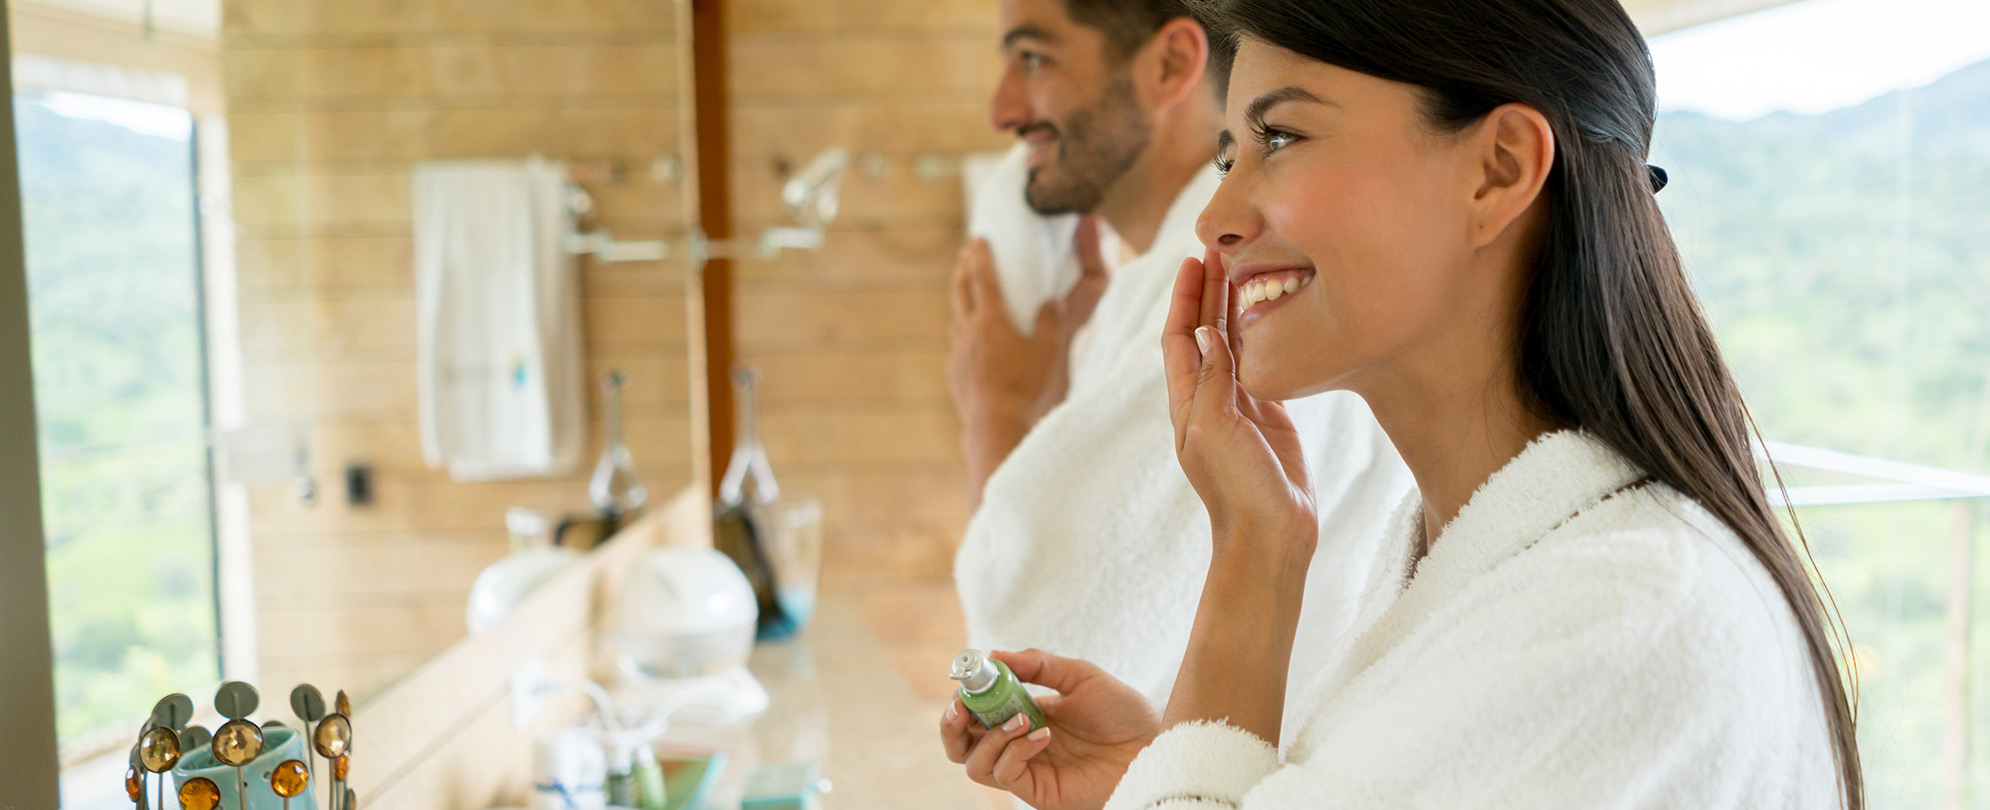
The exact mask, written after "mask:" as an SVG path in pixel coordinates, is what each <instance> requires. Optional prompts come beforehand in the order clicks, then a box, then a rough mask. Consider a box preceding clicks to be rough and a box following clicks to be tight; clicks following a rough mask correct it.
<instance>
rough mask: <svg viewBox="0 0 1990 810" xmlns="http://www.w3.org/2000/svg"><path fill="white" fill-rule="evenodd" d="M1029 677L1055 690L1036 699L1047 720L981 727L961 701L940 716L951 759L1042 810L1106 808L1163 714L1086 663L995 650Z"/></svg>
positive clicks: (982, 780)
mask: <svg viewBox="0 0 1990 810" xmlns="http://www.w3.org/2000/svg"><path fill="white" fill-rule="evenodd" d="M989 657H991V658H994V659H995V660H998V661H1001V662H1002V663H1004V664H1007V665H1009V669H1010V670H1011V671H1013V672H1015V673H1016V677H1017V678H1020V679H1022V680H1023V681H1024V682H1026V683H1033V684H1038V685H1041V686H1047V687H1050V688H1052V689H1055V690H1057V694H1055V695H1048V696H1045V697H1040V698H1037V699H1036V703H1037V707H1038V708H1040V709H1042V710H1043V715H1044V719H1045V720H1046V721H1047V723H1048V725H1046V726H1044V727H1043V728H1041V729H1038V730H1036V731H1035V732H1034V733H1032V732H1031V731H1030V730H1029V718H1028V717H1026V716H1023V715H1018V717H1022V718H1023V719H1022V721H1021V722H1020V723H1015V722H1013V721H1012V722H1011V723H1009V724H1005V725H1003V726H1002V727H1000V728H995V729H984V728H982V727H981V721H979V720H976V719H974V715H973V714H971V713H969V712H968V710H967V707H966V706H963V705H961V702H960V699H959V698H955V699H954V702H953V705H951V706H948V707H947V710H946V712H945V713H944V714H942V715H941V717H940V740H941V741H942V742H944V743H945V744H946V748H947V758H948V759H951V760H953V761H954V762H956V763H958V764H961V765H965V766H967V775H968V778H970V779H973V780H974V781H976V782H979V783H981V784H984V785H988V786H989V787H995V788H1000V789H1002V790H1006V791H1008V792H1010V793H1013V794H1015V795H1016V796H1017V797H1018V798H1021V799H1022V800H1023V801H1025V802H1028V803H1029V804H1030V806H1032V807H1037V808H1041V810H1066V808H1069V809H1070V810H1079V809H1080V808H1083V809H1084V810H1094V809H1095V808H1099V807H1104V806H1105V803H1106V799H1108V798H1110V797H1111V796H1112V792H1113V789H1114V788H1116V787H1118V786H1119V780H1120V777H1122V776H1125V775H1126V768H1127V766H1128V765H1129V764H1131V763H1132V762H1133V758H1134V756H1136V755H1138V754H1139V753H1140V751H1141V749H1144V748H1146V747H1147V744H1148V743H1150V742H1153V741H1154V738H1155V737H1156V736H1158V735H1159V734H1160V733H1161V717H1160V715H1159V713H1157V712H1156V711H1155V709H1154V706H1153V704H1151V703H1148V702H1147V698H1146V697H1144V696H1142V695H1141V694H1140V693H1139V692H1138V691H1136V690H1134V688H1133V687H1130V686H1127V685H1126V684H1124V683H1121V682H1120V681H1119V680H1118V679H1117V678H1114V677H1113V676H1111V675H1108V674H1106V672H1105V670H1102V669H1099V668H1098V667H1097V666H1094V665H1092V664H1090V663H1088V662H1085V661H1079V660H1076V659H1071V658H1060V657H1058V656H1055V655H1051V654H1049V653H1046V652H1041V651H1038V650H1026V651H1023V652H1019V653H1009V652H991V653H989Z"/></svg>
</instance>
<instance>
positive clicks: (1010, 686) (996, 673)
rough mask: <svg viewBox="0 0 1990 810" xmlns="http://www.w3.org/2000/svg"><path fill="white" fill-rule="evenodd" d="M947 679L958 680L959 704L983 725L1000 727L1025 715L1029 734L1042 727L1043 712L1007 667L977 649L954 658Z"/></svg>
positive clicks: (965, 651)
mask: <svg viewBox="0 0 1990 810" xmlns="http://www.w3.org/2000/svg"><path fill="white" fill-rule="evenodd" d="M947 677H950V678H953V679H954V680H956V681H960V702H961V703H963V704H966V705H967V710H968V711H970V712H973V713H974V718H975V719H976V720H980V721H981V725H982V726H984V727H986V728H991V729H992V728H999V727H1000V726H1001V725H1002V724H1003V723H1006V722H1008V721H1009V718H1011V717H1015V716H1016V715H1017V714H1027V715H1029V717H1030V730H1031V731H1035V730H1037V729H1040V728H1043V726H1044V720H1043V710H1041V709H1038V708H1037V707H1036V701H1035V700H1031V699H1030V693H1029V692H1027V691H1025V690H1024V689H1023V682H1022V681H1020V680H1017V679H1016V673H1014V672H1010V671H1009V665H1008V664H1004V663H1002V662H1000V661H997V660H995V659H993V658H989V657H987V656H985V655H982V654H981V651H980V650H962V651H961V654H960V655H957V656H954V671H953V674H952V675H949V676H947Z"/></svg>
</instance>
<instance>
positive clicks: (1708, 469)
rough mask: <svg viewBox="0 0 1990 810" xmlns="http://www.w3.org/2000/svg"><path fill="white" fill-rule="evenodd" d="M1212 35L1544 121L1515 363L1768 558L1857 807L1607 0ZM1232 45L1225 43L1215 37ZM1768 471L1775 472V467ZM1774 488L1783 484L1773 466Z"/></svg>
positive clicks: (1452, 128)
mask: <svg viewBox="0 0 1990 810" xmlns="http://www.w3.org/2000/svg"><path fill="white" fill-rule="evenodd" d="M1198 6H1199V7H1198V9H1197V12H1198V14H1199V15H1200V16H1201V18H1202V19H1203V21H1204V24H1205V25H1207V26H1209V28H1210V30H1211V32H1212V34H1211V36H1212V39H1216V38H1224V39H1229V40H1230V41H1231V43H1233V44H1234V42H1235V41H1236V40H1237V39H1238V38H1244V37H1248V38H1250V39H1254V40H1258V41H1261V42H1265V43H1268V44H1271V45H1275V46H1277V47H1280V48H1283V49H1285V50H1288V51H1291V52H1293V53H1296V54H1299V55H1301V56H1304V57H1308V58H1311V59H1317V60H1319V61H1322V62H1326V63H1329V64H1333V65H1338V66H1340V67H1343V68H1347V69H1349V70H1353V71H1356V72H1360V73H1365V74H1368V75H1371V76H1376V77H1379V78H1383V79H1388V80H1391V81H1396V82H1402V83H1404V84H1409V85H1415V86H1417V87H1419V88H1422V90H1423V91H1424V94H1425V113H1426V117H1427V120H1428V123H1429V124H1430V125H1432V127H1433V128H1435V129H1437V130H1439V131H1443V132H1457V131H1460V130H1462V129H1464V128H1465V127H1467V126H1470V125H1471V124H1473V123H1475V122H1477V121H1479V120H1481V119H1483V118H1484V117H1485V116H1486V114H1487V113H1489V112H1491V111H1492V110H1493V109H1494V108H1495V107H1498V106H1499V105H1502V104H1507V103H1514V102H1518V103H1521V104H1525V105H1528V106H1530V107H1533V108H1535V109H1536V110H1539V111H1540V112H1541V114H1542V115H1543V116H1545V117H1546V118H1547V119H1548V123H1549V124H1550V126H1552V127H1553V129H1554V134H1555V146H1556V148H1555V163H1554V166H1553V168H1552V170H1551V171H1550V173H1549V176H1548V180H1547V185H1546V189H1545V194H1546V196H1547V205H1548V211H1549V214H1548V222H1547V225H1546V231H1545V232H1544V234H1542V239H1541V242H1540V244H1541V248H1540V255H1539V258H1538V259H1537V260H1536V263H1535V266H1534V268H1533V278H1532V280H1531V283H1530V285H1529V288H1528V291H1527V294H1526V297H1525V304H1524V307H1525V310H1524V312H1523V313H1522V317H1521V325H1520V334H1519V335H1518V336H1517V339H1518V341H1519V343H1518V345H1519V376H1520V387H1521V390H1522V391H1523V392H1525V393H1524V394H1523V395H1524V396H1527V397H1530V398H1531V400H1532V401H1531V403H1530V407H1531V408H1532V409H1533V410H1534V411H1535V412H1536V414H1537V415H1538V416H1539V417H1541V418H1542V419H1544V420H1545V421H1547V422H1548V423H1550V424H1552V425H1555V426H1556V427H1561V428H1580V429H1582V430H1584V431H1586V432H1588V433H1589V434H1591V435H1593V436H1595V437H1596V438H1597V439H1599V440H1601V441H1602V442H1604V443H1605V444H1607V445H1609V446H1610V447H1611V448H1613V449H1615V450H1616V451H1617V452H1618V453H1620V454H1622V455H1623V456H1624V457H1625V458H1626V459H1628V460H1629V461H1630V462H1631V463H1632V464H1635V465H1637V466H1638V467H1639V468H1641V469H1643V470H1644V471H1645V473H1646V474H1648V475H1650V476H1651V477H1652V478H1653V479H1655V480H1657V481H1660V482H1663V483H1665V484H1666V485H1668V486H1670V487H1672V488H1673V489H1675V490H1678V491H1679V492H1681V493H1683V494H1685V495H1686V496H1688V497H1690V498H1692V499H1693V500H1694V501H1696V502H1698V503H1699V504H1700V505H1701V506H1702V507H1703V508H1705V509H1706V510H1707V511H1708V512H1710V513H1712V514H1713V515H1714V516H1715V517H1716V518H1718V519H1719V520H1720V521H1721V522H1723V523H1725V524H1727V526H1728V527H1730V528H1731V529H1733V530H1734V533H1735V534H1736V535H1738V536H1740V538H1741V540H1742V542H1743V543H1745V544H1746V545H1747V546H1748V549H1749V551H1750V552H1752V553H1753V555H1754V556H1755V558H1756V559H1757V560H1759V561H1761V563H1762V565H1763V566H1765V567H1767V569H1768V571H1769V574H1770V576H1771V577H1772V578H1774V580H1775V582H1776V585H1777V586H1778V588H1779V589H1780V590H1781V591H1782V594H1783V597H1784V599H1786V600H1787V601H1788V603H1789V606H1790V608H1791V609H1792V610H1793V611H1794V613H1795V615H1796V619H1797V623H1798V625H1799V626H1800V627H1801V628H1802V629H1803V634H1804V639H1805V641H1806V642H1807V645H1808V648H1809V653H1810V661H1811V665H1812V668H1813V670H1814V672H1815V675H1816V678H1817V686H1818V691H1819V692H1820V693H1821V695H1822V697H1823V702H1824V706H1823V709H1824V712H1825V716H1826V718H1827V721H1828V727H1829V728H1830V730H1831V734H1832V737H1833V740H1832V742H1833V744H1834V751H1835V759H1836V762H1837V766H1838V774H1839V777H1838V778H1839V788H1840V797H1841V801H1842V802H1843V805H1844V806H1845V807H1848V808H1853V810H1862V808H1864V807H1865V783H1864V778H1863V777H1862V776H1861V772H1860V767H1859V750H1858V741H1857V735H1856V724H1855V714H1854V711H1853V708H1852V705H1853V698H1852V694H1853V692H1852V689H1853V687H1852V685H1851V684H1850V683H1849V679H1848V678H1845V677H1843V676H1841V673H1840V670H1839V664H1838V657H1837V656H1836V655H1835V654H1834V650H1833V642H1834V641H1836V642H1838V643H1839V644H1841V645H1842V644H1843V643H1844V641H1845V639H1844V638H1843V636H1842V633H1840V634H1839V635H1838V636H1836V637H1834V635H1833V633H1834V630H1837V631H1842V623H1834V622H1832V621H1831V620H1830V614H1829V613H1828V612H1827V610H1826V605H1825V601H1824V599H1823V598H1821V597H1820V594H1819V591H1818V589H1817V588H1816V587H1814V586H1813V585H1812V582H1811V579H1810V577H1809V575H1808V572H1807V571H1806V569H1805V565H1804V560H1805V558H1806V557H1807V556H1808V546H1807V545H1806V546H1804V547H1803V550H1802V551H1799V548H1798V546H1799V544H1801V543H1802V541H1803V538H1802V533H1801V531H1798V532H1796V533H1795V541H1794V542H1792V539H1791V537H1790V536H1789V535H1786V534H1785V533H1784V530H1783V527H1782V524H1781V523H1780V522H1779V521H1778V520H1777V517H1776V512H1775V509H1774V507H1772V506H1771V504H1770V501H1769V497H1768V494H1767V492H1766V491H1765V490H1764V487H1763V485H1762V481H1761V478H1760V477H1759V475H1760V471H1759V470H1758V469H1757V467H1756V465H1755V462H1754V459H1753V456H1752V454H1751V451H1750V444H1749V438H1750V436H1751V435H1752V434H1753V433H1754V432H1755V431H1754V424H1753V422H1752V420H1751V419H1750V417H1749V415H1748V411H1747V409H1746V407H1745V406H1744V405H1743V404H1742V401H1741V393H1740V390H1739V389H1738V388H1737V387H1736V385H1735V383H1734V379H1733V377H1732V376H1730V375H1729V373H1728V369H1727V364H1726V363H1725V362H1724V361H1723V360H1722V359H1721V353H1720V347H1719V345H1718V344H1717V343H1716V342H1715V340H1714V335H1713V331H1712V330H1711V329H1710V328H1708V326H1707V322H1706V319H1705V318H1704V317H1703V316H1702V315H1701V312H1700V308H1699V304H1698V301H1697V300H1696V299H1695V297H1694V295H1693V291H1692V288H1691V286H1690V285H1689V284H1688V282H1687V278H1686V273H1685V269H1684V266H1683V263H1682V262H1681V260H1680V257H1679V252H1678V249H1677V247H1676V246H1675V245H1674V244H1673V241H1672V234H1671V231H1670V230H1668V229H1667V228H1666V225H1665V218H1664V216H1663V215H1662V214H1661V213H1660V212H1659V208H1658V203H1657V201H1656V200H1655V199H1654V198H1653V197H1652V186H1653V178H1652V176H1651V174H1650V173H1648V172H1647V170H1646V167H1645V156H1646V154H1647V152H1649V150H1650V148H1651V132H1652V124H1653V118H1654V109H1655V106H1656V96H1657V91H1656V88H1655V80H1654V78H1653V73H1652V64H1651V53H1650V51H1649V50H1648V49H1647V48H1646V46H1645V41H1644V37H1643V36H1641V35H1640V34H1639V33H1638V30H1637V27H1636V26H1635V25H1633V24H1632V22H1631V19H1630V16H1629V15H1628V14H1626V13H1625V12H1624V9H1623V7H1622V6H1620V5H1619V4H1618V3H1617V0H1471V2H1458V0H1201V2H1199V3H1198ZM1224 50H1230V49H1227V48H1226V49H1224ZM1778 480H1779V481H1780V478H1779V479H1778ZM1779 486H1780V484H1779Z"/></svg>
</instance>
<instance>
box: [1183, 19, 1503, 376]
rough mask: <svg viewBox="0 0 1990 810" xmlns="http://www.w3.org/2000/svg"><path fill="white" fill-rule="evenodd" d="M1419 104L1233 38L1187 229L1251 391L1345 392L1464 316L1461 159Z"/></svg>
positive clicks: (1464, 174)
mask: <svg viewBox="0 0 1990 810" xmlns="http://www.w3.org/2000/svg"><path fill="white" fill-rule="evenodd" d="M1421 100H1422V95H1421V91H1420V90H1418V89H1417V88H1415V87H1413V86H1411V85H1407V84H1401V83H1397V82H1392V81H1387V80H1384V79H1378V78H1376V77H1373V76H1369V75H1366V74H1362V73H1357V72H1354V71H1351V70H1347V69H1345V68H1340V67H1336V66H1334V65H1329V64H1326V63H1324V62H1319V61H1315V60H1312V59H1307V58H1304V57H1301V56H1298V55H1296V54H1294V53H1292V52H1290V51H1287V50H1284V49H1282V48H1279V47H1277V46H1274V45H1269V44H1267V43H1264V42H1262V41H1258V40H1255V39H1251V38H1248V37H1247V38H1245V39H1244V40H1243V41H1242V42H1241V43H1240V45H1239V48H1238V52H1237V58H1236V63H1235V67H1234V68H1233V70H1232V72H1231V78H1230V92H1229V102H1228V104H1229V109H1228V110H1227V111H1226V113H1225V121H1224V123H1225V127H1226V129H1227V131H1226V132H1225V134H1224V138H1223V147H1222V151H1221V153H1220V154H1219V156H1218V161H1219V164H1227V165H1228V174H1227V176H1226V177H1225V178H1224V180H1223V184H1222V186H1221V187H1220V188H1219V189H1218V190H1217V192H1216V195H1215V197H1214V198H1213V199H1211V200H1210V203H1209V206H1208V207H1207V208H1206V209H1204V210H1203V212H1202V217H1201V219H1200V220H1199V221H1198V222H1197V224H1196V231H1197V235H1198V236H1200V237H1201V239H1202V241H1203V243H1204V244H1205V245H1207V246H1208V247H1209V248H1210V249H1212V250H1215V251H1217V252H1218V253H1220V254H1221V255H1222V259H1223V266H1224V269H1225V271H1226V272H1227V273H1228V275H1229V278H1230V281H1231V284H1232V285H1233V292H1232V295H1233V296H1237V297H1238V298H1237V300H1238V302H1239V303H1238V305H1239V307H1240V308H1241V309H1242V313H1241V316H1240V317H1239V318H1238V323H1236V324H1233V325H1232V330H1233V331H1235V332H1237V338H1236V340H1237V343H1238V345H1239V348H1240V354H1239V356H1238V358H1237V362H1238V367H1237V373H1238V377H1239V379H1240V380H1241V381H1242V383H1243V385H1244V388H1245V389H1246V390H1247V391H1249V392H1250V393H1251V394H1252V395H1253V396H1256V397H1258V398H1260V399H1291V398H1295V397H1300V396H1305V395H1308V394H1313V393H1317V392H1320V391H1324V390H1330V389H1355V390H1359V389H1360V388H1361V387H1362V385H1363V381H1364V379H1365V378H1366V377H1367V376H1369V375H1373V374H1388V373H1390V371H1389V368H1390V367H1391V366H1392V365H1395V364H1396V363H1398V362H1401V361H1404V360H1405V359H1412V360H1413V358H1411V357H1409V356H1411V355H1414V353H1415V352H1416V350H1417V348H1418V346H1419V345H1420V344H1422V345H1426V346H1435V345H1438V344H1441V343H1443V342H1445V341H1442V340H1437V338H1438V337H1439V336H1440V335H1442V334H1445V333H1447V332H1450V333H1453V334H1452V337H1456V335H1455V330H1456V329H1457V328H1459V327H1460V326H1461V324H1460V323H1458V319H1459V317H1460V316H1461V315H1466V313H1468V312H1470V311H1471V310H1472V309H1473V308H1474V306H1475V304H1474V301H1473V300H1471V299H1472V298H1474V297H1477V292H1480V291H1482V290H1477V289H1475V288H1479V287H1480V285H1478V284H1473V283H1470V280H1469V278H1468V277H1469V276H1470V274H1471V271H1472V266H1473V262H1472V255H1473V247H1472V245H1471V242H1470V231H1471V227H1472V220H1471V210H1470V205H1469V203H1470V201H1471V199H1472V196H1473V188H1474V187H1475V186H1476V185H1477V183H1476V182H1475V180H1476V179H1477V175H1475V173H1474V172H1472V171H1470V169H1471V168H1473V166H1474V163H1473V160H1472V156H1471V155H1468V154H1467V153H1466V151H1465V149H1464V148H1463V146H1462V145H1461V139H1460V138H1459V137H1458V136H1456V135H1449V134H1441V133H1438V132H1436V131H1435V130H1433V129H1432V128H1431V127H1430V125H1428V124H1427V123H1426V122H1425V118H1424V114H1423V109H1422V106H1421ZM1274 296H1275V297H1274ZM1476 307H1477V309H1478V310H1479V312H1476V313H1472V314H1473V315H1483V314H1484V312H1483V310H1484V307H1485V304H1484V303H1483V302H1480V303H1478V304H1477V305H1476ZM1465 320H1467V321H1478V320H1479V318H1476V317H1472V316H1471V315H1466V317H1465Z"/></svg>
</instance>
